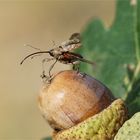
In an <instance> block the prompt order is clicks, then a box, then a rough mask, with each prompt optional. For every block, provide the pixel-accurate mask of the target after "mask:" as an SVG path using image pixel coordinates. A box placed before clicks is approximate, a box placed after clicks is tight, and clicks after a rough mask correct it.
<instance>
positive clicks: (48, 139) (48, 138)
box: [41, 137, 52, 140]
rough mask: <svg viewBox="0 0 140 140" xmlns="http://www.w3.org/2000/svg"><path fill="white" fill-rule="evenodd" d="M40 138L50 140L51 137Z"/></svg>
mask: <svg viewBox="0 0 140 140" xmlns="http://www.w3.org/2000/svg"><path fill="white" fill-rule="evenodd" d="M41 140H52V138H51V137H46V138H42V139H41Z"/></svg>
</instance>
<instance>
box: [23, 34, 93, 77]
mask: <svg viewBox="0 0 140 140" xmlns="http://www.w3.org/2000/svg"><path fill="white" fill-rule="evenodd" d="M79 47H81V39H80V34H79V33H74V34H72V35H71V37H70V38H69V40H67V41H65V42H63V43H62V44H61V45H60V46H59V47H56V48H54V49H51V50H49V51H38V52H35V53H32V54H30V55H28V56H26V57H25V58H24V59H23V60H22V61H21V64H22V63H23V62H24V61H25V60H26V59H27V58H29V57H31V56H34V55H36V54H41V53H48V54H50V56H52V58H50V59H48V58H47V59H44V60H46V61H47V62H48V61H50V60H56V61H55V63H56V62H57V61H59V62H60V63H64V64H73V65H74V64H77V63H78V62H79V61H82V62H86V63H89V64H92V65H94V63H93V62H91V61H89V60H86V59H84V58H83V57H82V56H81V55H80V54H77V53H73V52H70V51H71V50H74V49H77V48H79ZM43 62H44V61H43ZM55 63H54V64H53V65H52V66H51V67H50V70H49V75H50V71H51V70H52V68H53V66H54V65H55Z"/></svg>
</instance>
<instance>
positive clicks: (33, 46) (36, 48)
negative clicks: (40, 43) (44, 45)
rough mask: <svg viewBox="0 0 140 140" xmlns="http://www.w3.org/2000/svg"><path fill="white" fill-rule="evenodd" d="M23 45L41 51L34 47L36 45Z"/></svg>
mask: <svg viewBox="0 0 140 140" xmlns="http://www.w3.org/2000/svg"><path fill="white" fill-rule="evenodd" d="M24 46H25V47H31V48H33V49H35V50H38V51H42V50H41V49H39V48H36V47H34V46H32V45H30V44H24Z"/></svg>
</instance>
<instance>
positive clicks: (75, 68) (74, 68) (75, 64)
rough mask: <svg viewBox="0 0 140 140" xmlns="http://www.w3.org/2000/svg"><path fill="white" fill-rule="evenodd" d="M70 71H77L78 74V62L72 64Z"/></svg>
mask: <svg viewBox="0 0 140 140" xmlns="http://www.w3.org/2000/svg"><path fill="white" fill-rule="evenodd" d="M72 65H73V66H72V69H73V70H75V71H77V73H78V72H79V69H80V62H79V61H77V62H73V63H72Z"/></svg>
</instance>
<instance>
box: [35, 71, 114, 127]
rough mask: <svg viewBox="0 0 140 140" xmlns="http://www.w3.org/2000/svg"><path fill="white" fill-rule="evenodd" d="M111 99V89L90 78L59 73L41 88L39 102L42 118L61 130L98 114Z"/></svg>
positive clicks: (71, 72)
mask: <svg viewBox="0 0 140 140" xmlns="http://www.w3.org/2000/svg"><path fill="white" fill-rule="evenodd" d="M113 100H114V97H113V95H112V93H111V92H110V90H109V89H108V88H107V87H106V86H104V85H103V84H102V83H101V82H99V81H98V80H96V79H94V78H93V77H91V76H89V75H86V74H83V73H80V72H79V73H77V72H76V71H72V70H69V71H62V72H60V73H58V74H57V75H55V76H54V78H53V79H52V81H51V83H50V84H46V85H44V86H43V88H42V89H41V92H40V95H39V98H38V101H39V108H40V110H41V112H42V115H43V117H44V118H45V119H46V120H47V121H48V122H49V124H50V125H51V126H52V128H54V129H55V130H62V129H66V128H69V127H71V126H74V125H75V124H77V123H79V122H81V121H83V120H85V119H87V118H88V117H90V116H92V115H94V114H97V113H99V112H100V111H101V110H103V109H104V108H106V107H107V106H108V105H110V104H111V102H112V101H113Z"/></svg>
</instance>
